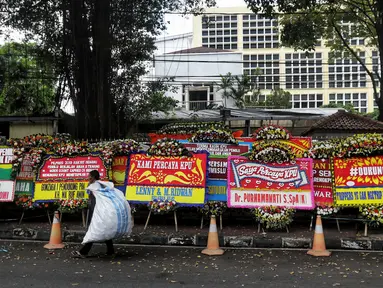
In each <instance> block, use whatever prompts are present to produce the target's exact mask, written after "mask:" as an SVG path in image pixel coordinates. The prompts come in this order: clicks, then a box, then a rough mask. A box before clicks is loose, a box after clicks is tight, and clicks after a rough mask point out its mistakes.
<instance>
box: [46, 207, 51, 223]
mask: <svg viewBox="0 0 383 288" xmlns="http://www.w3.org/2000/svg"><path fill="white" fill-rule="evenodd" d="M46 212H47V217H48V221H49V225H52V220H51V217H50V215H49V210H48V209H47V210H46Z"/></svg>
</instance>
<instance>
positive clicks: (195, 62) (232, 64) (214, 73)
mask: <svg viewBox="0 0 383 288" xmlns="http://www.w3.org/2000/svg"><path fill="white" fill-rule="evenodd" d="M181 61H182V62H181ZM184 61H185V62H184ZM199 61H202V62H199ZM203 61H211V62H212V63H206V62H205V63H204V62H203ZM223 61H226V62H229V63H222V62H223ZM229 72H230V73H231V74H232V75H242V53H241V52H235V53H233V52H222V53H205V54H196V53H195V54H168V55H161V56H156V58H155V76H156V77H163V76H168V77H175V84H176V86H177V87H179V89H178V92H177V93H175V94H169V96H172V97H174V98H175V99H176V100H178V101H182V84H186V85H191V84H193V83H206V84H209V83H219V82H220V77H219V75H225V74H227V73H229ZM215 86H217V85H215ZM215 89H217V88H216V87H215ZM186 94H187V93H186ZM221 94H222V92H219V93H215V95H214V101H220V100H222V95H221ZM185 101H189V99H188V95H186V99H185ZM226 103H227V106H228V107H232V106H233V102H232V101H231V100H230V99H229V101H227V102H226Z"/></svg>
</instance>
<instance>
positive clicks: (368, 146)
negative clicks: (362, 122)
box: [338, 134, 383, 158]
mask: <svg viewBox="0 0 383 288" xmlns="http://www.w3.org/2000/svg"><path fill="white" fill-rule="evenodd" d="M338 149H339V150H340V151H339V152H340V153H341V154H342V156H343V157H347V158H349V157H358V156H362V157H367V156H373V155H382V154H383V137H382V136H381V135H379V134H357V135H354V136H352V137H347V138H346V139H345V140H343V141H339V144H338Z"/></svg>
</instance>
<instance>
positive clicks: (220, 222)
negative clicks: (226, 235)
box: [219, 214, 223, 231]
mask: <svg viewBox="0 0 383 288" xmlns="http://www.w3.org/2000/svg"><path fill="white" fill-rule="evenodd" d="M222 226H223V225H222V214H220V215H219V228H220V230H221V231H222Z"/></svg>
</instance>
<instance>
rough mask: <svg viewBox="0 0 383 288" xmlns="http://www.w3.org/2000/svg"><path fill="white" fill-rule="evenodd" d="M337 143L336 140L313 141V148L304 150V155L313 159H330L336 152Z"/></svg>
mask: <svg viewBox="0 0 383 288" xmlns="http://www.w3.org/2000/svg"><path fill="white" fill-rule="evenodd" d="M336 145H337V144H336V142H335V141H334V140H329V141H316V142H313V144H312V147H311V149H310V150H308V151H306V152H304V153H303V157H304V158H313V159H329V158H330V157H332V156H334V155H335V154H336V153H335V147H336Z"/></svg>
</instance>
